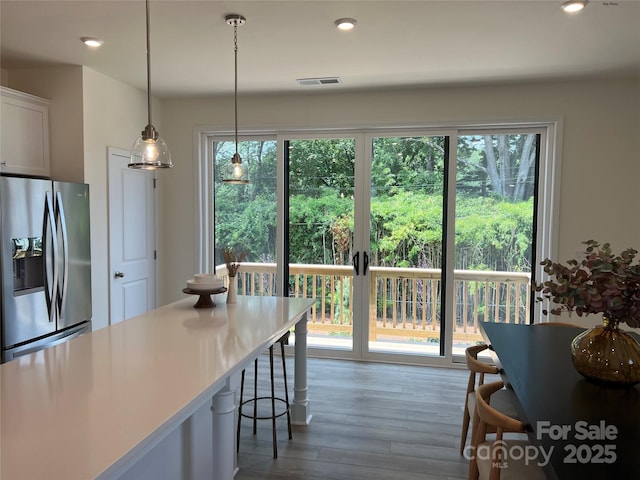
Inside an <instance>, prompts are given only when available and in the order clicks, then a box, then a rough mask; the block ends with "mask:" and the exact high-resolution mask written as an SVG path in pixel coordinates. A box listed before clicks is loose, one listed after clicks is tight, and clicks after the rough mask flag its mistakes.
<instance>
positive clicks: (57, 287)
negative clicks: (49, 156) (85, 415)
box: [0, 176, 91, 362]
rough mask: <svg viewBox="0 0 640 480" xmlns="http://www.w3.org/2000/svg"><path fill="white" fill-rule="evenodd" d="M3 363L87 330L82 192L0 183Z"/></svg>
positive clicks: (71, 186) (39, 183)
mask: <svg viewBox="0 0 640 480" xmlns="http://www.w3.org/2000/svg"><path fill="white" fill-rule="evenodd" d="M0 270H1V275H0V307H1V313H2V328H1V330H0V336H1V337H2V362H8V361H10V360H13V359H14V358H17V357H19V356H22V355H26V354H29V353H32V352H36V351H38V350H41V349H43V348H47V347H49V346H51V345H55V344H57V343H61V342H64V341H67V340H69V339H71V338H74V337H76V336H78V335H80V334H82V333H84V332H88V331H90V329H91V249H90V238H89V186H88V185H85V184H81V183H65V182H55V181H51V180H41V179H32V178H18V177H6V176H1V177H0Z"/></svg>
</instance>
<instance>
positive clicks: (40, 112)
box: [0, 87, 50, 177]
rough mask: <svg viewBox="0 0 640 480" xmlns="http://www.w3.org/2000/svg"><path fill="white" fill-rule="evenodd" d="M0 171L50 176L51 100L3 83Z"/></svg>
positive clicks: (0, 88) (0, 91) (0, 106)
mask: <svg viewBox="0 0 640 480" xmlns="http://www.w3.org/2000/svg"><path fill="white" fill-rule="evenodd" d="M0 96H1V98H2V103H1V104H0V114H1V119H0V132H1V134H2V138H1V141H0V172H1V173H12V174H16V175H28V176H35V177H49V175H50V168H49V101H48V100H46V99H44V98H40V97H35V96H33V95H29V94H26V93H22V92H18V91H16V90H12V89H10V88H6V87H0Z"/></svg>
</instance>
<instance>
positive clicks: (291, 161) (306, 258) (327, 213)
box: [283, 137, 356, 352]
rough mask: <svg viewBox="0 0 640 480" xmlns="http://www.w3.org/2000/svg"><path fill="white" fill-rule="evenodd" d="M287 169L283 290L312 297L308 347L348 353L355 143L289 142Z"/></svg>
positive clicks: (350, 345) (340, 140)
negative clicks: (286, 237) (286, 223)
mask: <svg viewBox="0 0 640 480" xmlns="http://www.w3.org/2000/svg"><path fill="white" fill-rule="evenodd" d="M283 148H284V151H285V159H286V161H287V169H288V173H289V175H288V184H287V187H288V210H287V213H288V239H287V240H288V257H289V259H288V270H289V272H288V279H289V280H288V289H289V295H290V296H295V297H306V298H315V299H316V305H315V307H314V308H313V310H312V311H311V314H310V321H309V323H308V330H309V332H308V344H309V346H310V347H312V348H313V347H317V348H325V349H333V350H340V351H343V352H344V351H347V352H351V351H352V350H353V333H354V329H353V325H354V311H353V301H354V294H353V287H354V285H353V278H354V270H353V266H352V259H353V256H354V243H353V233H354V194H355V192H354V190H355V189H354V179H355V172H354V169H355V150H356V140H355V139H354V138H350V137H341V138H327V137H322V138H313V137H306V138H299V137H298V138H292V137H288V138H287V140H286V141H284V143H283Z"/></svg>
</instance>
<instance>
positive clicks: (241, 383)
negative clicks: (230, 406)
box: [236, 370, 244, 452]
mask: <svg viewBox="0 0 640 480" xmlns="http://www.w3.org/2000/svg"><path fill="white" fill-rule="evenodd" d="M243 396H244V370H242V379H241V380H240V404H239V405H238V431H237V432H236V452H239V451H240V422H241V421H242V400H243V398H242V397H243Z"/></svg>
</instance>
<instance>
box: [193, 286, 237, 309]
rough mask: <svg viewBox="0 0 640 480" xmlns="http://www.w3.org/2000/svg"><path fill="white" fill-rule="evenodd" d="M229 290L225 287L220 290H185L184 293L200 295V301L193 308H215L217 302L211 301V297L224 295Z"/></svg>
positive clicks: (219, 288)
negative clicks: (219, 294)
mask: <svg viewBox="0 0 640 480" xmlns="http://www.w3.org/2000/svg"><path fill="white" fill-rule="evenodd" d="M226 291H227V289H226V288H225V287H218V288H209V289H202V290H201V289H194V288H183V289H182V293H186V294H187V295H199V296H200V298H198V301H197V302H196V304H195V305H194V306H193V308H213V307H215V306H216V304H215V302H214V301H213V300H212V299H211V295H216V294H218V293H224V292H226Z"/></svg>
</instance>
